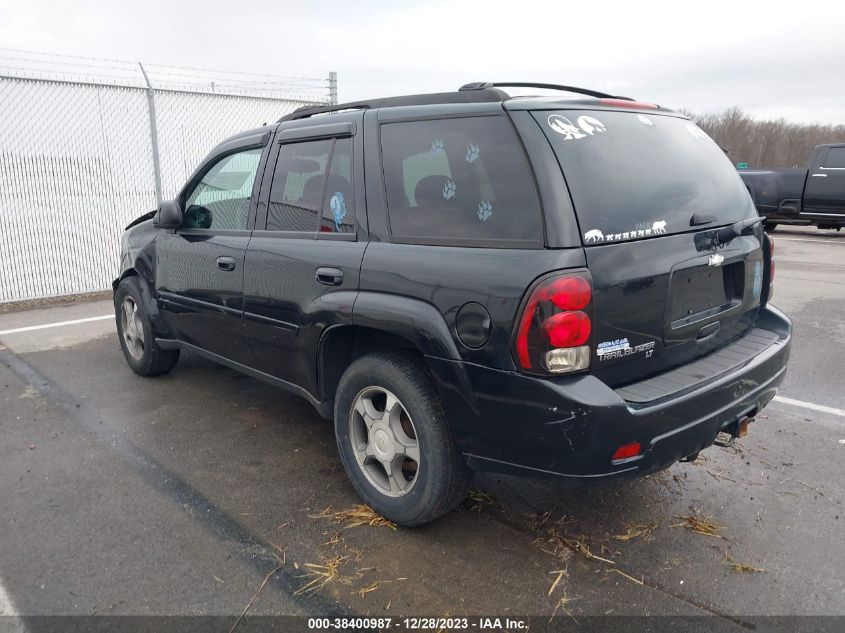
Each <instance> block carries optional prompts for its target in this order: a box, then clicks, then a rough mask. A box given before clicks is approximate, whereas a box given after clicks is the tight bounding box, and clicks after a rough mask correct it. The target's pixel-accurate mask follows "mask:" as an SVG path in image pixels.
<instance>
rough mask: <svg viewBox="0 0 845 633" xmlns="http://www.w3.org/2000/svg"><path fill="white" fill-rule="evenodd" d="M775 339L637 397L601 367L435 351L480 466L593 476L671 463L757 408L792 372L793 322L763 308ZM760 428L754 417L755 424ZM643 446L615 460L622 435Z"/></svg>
mask: <svg viewBox="0 0 845 633" xmlns="http://www.w3.org/2000/svg"><path fill="white" fill-rule="evenodd" d="M757 328H758V330H763V331H765V332H770V333H772V334H774V335H775V336H773V337H771V338H772V339H773V341H774V342H773V343H772V344H771V345H770V346H769V347H767V348H766V349H764V350H762V351H760V352H759V353H756V354H754V355H751V356H749V357H748V358H747V359H745V360H743V361H742V362H741V363H739V365H738V366H735V367H733V368H732V369H731V370H729V371H726V372H725V373H722V374H719V375H716V376H714V377H712V378H710V379H707V380H704V381H703V382H701V383H698V384H694V385H688V386H687V387H685V388H684V389H682V390H680V391H678V392H675V393H671V394H667V395H665V396H663V397H660V398H658V399H655V400H652V401H648V402H629V401H626V400H625V399H624V398H623V397H622V395H621V394H622V393H626V392H625V391H624V390H619V391H618V392H617V391H616V390H614V389H612V388H610V387H608V386H607V385H606V384H604V383H603V382H601V381H600V380H599V379H597V378H595V377H594V376H589V375H587V376H577V377H571V378H560V379H551V380H550V379H542V378H537V377H532V376H526V375H523V374H519V373H515V372H506V371H500V370H495V369H490V368H486V367H480V366H478V365H471V364H468V363H460V362H455V361H447V360H442V359H435V358H429V359H428V361H429V366H430V368H431V369H432V373H433V374H434V375H435V379H436V382H437V386H438V389H439V392H440V395H441V398H442V400H443V403H444V406H445V408H446V413H447V416H448V418H449V421H450V424H451V426H452V430H453V432H454V433H455V435H456V439H457V441H458V443H459V446H460V447H461V449H462V451H463V453H464V455H465V457H466V458H467V460H468V462H469V463H470V465H471V466H473V467H474V468H476V469H479V470H492V471H496V472H503V473H511V474H520V475H528V476H542V477H553V478H562V479H570V480H573V481H582V482H591V481H608V480H614V479H623V478H627V477H636V476H641V475H645V474H648V473H651V472H655V471H658V470H661V469H664V468H666V467H668V466H669V465H671V464H672V463H674V462H676V461H678V460H679V459H682V458H684V457H686V456H689V455H692V454H695V453H697V452H698V451H700V450H701V449H703V448H706V447H708V446H710V445H712V444H713V441H714V440H715V438H716V435H717V434H718V432H719V431H720V430H722V429H725V428H727V427H730V426H731V425H733V424H734V423H736V422H737V421H738V420H739V419H741V418H743V417H745V416H749V415H751V416H753V415H754V414H756V413H757V412H758V411H759V410H760V409H762V408H763V407H764V406H766V405H767V404H768V403H769V401H770V400H771V399H772V398H773V397H774V395H775V393H776V392H777V389H778V387H779V386H780V384H781V383H782V382H783V379H784V377H785V375H786V365H787V361H788V360H789V352H790V344H791V330H792V324H791V323H790V321H789V319H788V318H787V317H786V315H784V314H783V313H782V312H781V311H780V310H778V309H777V308H774V307H771V306H769V307H767V308H765V309H764V310H762V311H761V314H760V319H759V322H758V324H757ZM752 429H753V426H752ZM630 442H640V444H641V446H642V447H643V452H642V454H641V455H639V456H637V457H634V458H631V459H628V460H625V461H624V462H622V463H612V462H611V459H612V456H613V453H614V451H615V450H616V449H617V448H618V447H619V446H621V445H623V444H628V443H630Z"/></svg>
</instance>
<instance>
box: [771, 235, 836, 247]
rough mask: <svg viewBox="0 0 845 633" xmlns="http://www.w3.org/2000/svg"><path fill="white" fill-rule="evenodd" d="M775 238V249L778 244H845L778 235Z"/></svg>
mask: <svg viewBox="0 0 845 633" xmlns="http://www.w3.org/2000/svg"><path fill="white" fill-rule="evenodd" d="M773 237H774V238H775V248H777V243H778V242H812V243H813V244H845V240H842V241H837V240H805V239H803V238H800V237H779V236H778V235H774V236H773Z"/></svg>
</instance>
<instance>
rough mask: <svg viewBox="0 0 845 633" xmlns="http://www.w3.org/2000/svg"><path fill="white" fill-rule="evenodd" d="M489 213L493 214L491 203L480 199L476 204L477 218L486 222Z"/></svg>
mask: <svg viewBox="0 0 845 633" xmlns="http://www.w3.org/2000/svg"><path fill="white" fill-rule="evenodd" d="M491 215H493V203H492V202H488V201H486V200H482V201H481V202H480V203H479V204H478V219H479V220H481V221H482V222H486V221H487V219H488V218H489V217H490V216H491Z"/></svg>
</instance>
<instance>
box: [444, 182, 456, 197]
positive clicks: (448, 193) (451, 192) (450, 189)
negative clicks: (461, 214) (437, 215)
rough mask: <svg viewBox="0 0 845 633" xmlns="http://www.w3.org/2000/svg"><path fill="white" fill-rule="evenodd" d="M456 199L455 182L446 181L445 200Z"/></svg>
mask: <svg viewBox="0 0 845 633" xmlns="http://www.w3.org/2000/svg"><path fill="white" fill-rule="evenodd" d="M454 197H455V181H454V180H452V179H451V178H448V179H447V180H446V184H445V185H443V199H444V200H451V199H452V198H454Z"/></svg>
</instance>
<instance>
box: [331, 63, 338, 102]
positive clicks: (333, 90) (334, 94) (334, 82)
mask: <svg viewBox="0 0 845 633" xmlns="http://www.w3.org/2000/svg"><path fill="white" fill-rule="evenodd" d="M329 103H330V104H331V105H337V73H336V72H334V71H332V72H330V73H329Z"/></svg>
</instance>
